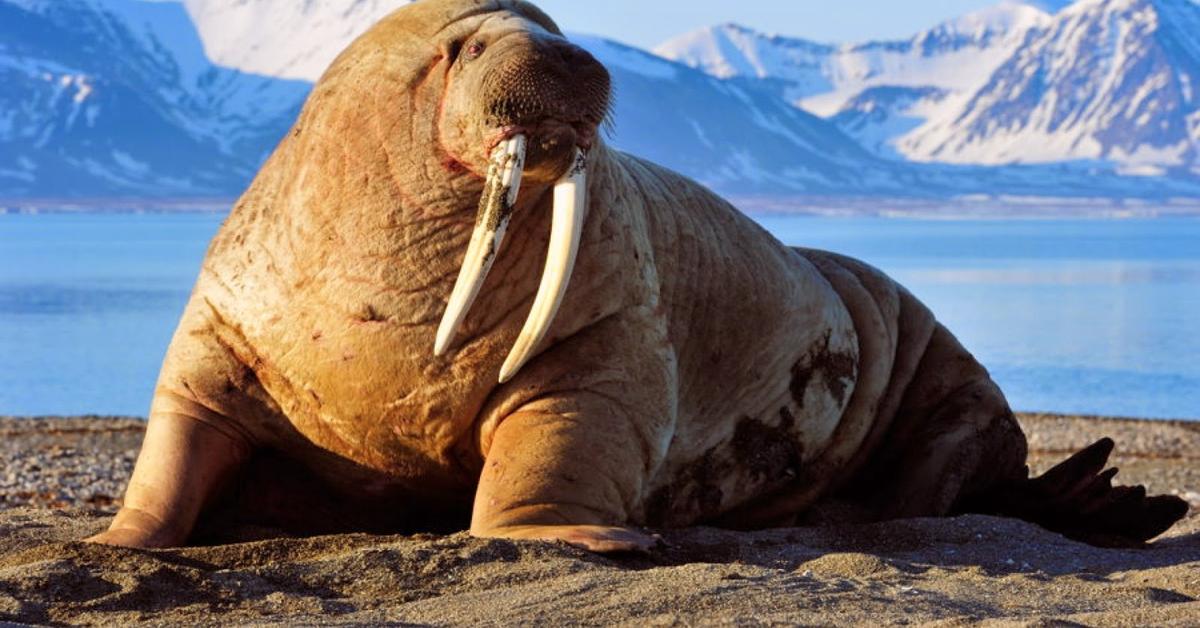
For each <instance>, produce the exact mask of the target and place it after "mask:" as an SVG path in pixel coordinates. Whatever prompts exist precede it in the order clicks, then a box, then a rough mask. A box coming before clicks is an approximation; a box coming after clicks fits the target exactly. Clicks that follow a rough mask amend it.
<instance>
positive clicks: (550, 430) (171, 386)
mask: <svg viewBox="0 0 1200 628" xmlns="http://www.w3.org/2000/svg"><path fill="white" fill-rule="evenodd" d="M609 91H610V87H609V78H608V74H607V72H606V71H605V69H604V68H603V67H602V66H601V65H600V64H599V63H598V62H597V61H596V60H595V59H593V58H592V57H591V56H590V55H589V54H588V53H586V52H584V51H583V50H581V49H579V48H577V47H575V46H573V45H571V44H569V43H568V42H567V41H566V40H565V39H564V38H563V37H562V35H561V33H560V32H559V30H558V28H557V27H556V26H555V25H554V23H553V22H551V20H550V19H549V18H548V17H547V16H546V15H544V14H543V13H542V12H541V11H539V10H538V9H536V8H535V7H533V6H532V5H530V4H527V3H524V2H518V1H509V0H500V1H491V2H482V1H469V0H421V1H419V2H416V3H414V4H411V5H408V6H406V7H404V8H402V9H400V10H398V11H397V12H395V13H394V14H392V15H390V16H389V17H387V18H386V19H384V20H383V21H382V22H380V23H379V24H378V25H376V26H375V27H374V28H372V29H371V30H370V31H369V32H368V33H366V34H365V35H363V36H362V37H361V38H360V39H358V40H357V41H356V42H355V43H354V44H352V45H351V46H350V47H349V48H348V49H347V50H346V51H345V52H344V53H343V54H342V55H341V56H340V57H339V58H338V59H337V60H336V61H335V62H334V64H333V65H332V67H331V68H330V69H329V70H328V71H327V73H326V74H325V76H324V77H323V78H322V79H321V81H320V82H319V83H318V84H317V86H316V88H315V89H314V91H313V93H312V95H311V97H310V98H309V100H308V102H307V104H306V105H305V107H304V110H303V112H302V113H301V115H300V117H299V120H298V121H297V123H296V125H295V127H294V128H293V129H292V131H291V132H290V133H289V134H288V136H287V137H286V138H285V139H284V140H283V141H282V143H281V144H280V145H279V147H278V149H277V150H276V151H275V153H274V154H273V155H272V156H271V157H270V159H269V160H268V162H267V163H266V164H265V166H264V167H263V169H262V171H261V172H260V173H259V175H258V176H257V178H256V179H255V180H254V182H253V184H252V185H251V187H250V188H249V190H248V191H247V192H246V194H245V195H244V196H243V197H242V198H241V200H240V201H239V202H238V203H237V205H236V206H235V208H234V209H233V211H232V213H231V215H230V216H229V218H228V220H227V221H226V223H225V224H224V226H223V227H222V228H221V230H220V232H219V234H218V235H217V236H216V238H215V240H214V241H213V243H212V246H211V248H210V250H209V252H208V256H207V259H206V261H205V262H204V265H203V269H202V271H201V273H200V277H199V279H198V282H197V284H196V286H195V290H194V292H193V294H192V297H191V300H190V302H189V303H188V305H187V309H186V312H185V313H184V315H183V318H182V321H181V323H180V325H179V328H178V331H177V333H176V334H175V337H174V340H173V341H172V343H171V346H170V349H169V352H168V355H167V357H166V360H165V362H164V365H163V368H162V373H161V376H160V379H159V381H158V386H157V391H156V395H155V398H154V403H153V406H152V410H151V416H150V422H149V426H148V432H147V434H146V438H145V443H144V445H143V448H142V452H141V455H140V457H139V458H138V462H137V465H136V468H135V471H134V474H133V477H132V479H131V481H130V485H129V489H128V493H127V495H126V498H125V501H124V504H123V508H122V509H121V511H120V513H119V514H118V515H117V517H116V519H115V520H114V522H113V524H112V527H111V528H110V529H109V530H108V531H107V532H105V533H103V534H100V535H98V536H97V537H93V539H91V540H93V541H97V542H102V543H109V544H118V545H128V546H140V547H166V546H177V545H180V544H184V543H187V542H188V541H189V540H190V539H194V538H195V537H194V536H193V533H194V532H196V531H197V530H198V527H197V526H198V521H199V522H203V521H207V520H212V519H213V518H214V517H216V515H217V513H221V512H225V513H229V512H232V513H233V514H234V515H235V516H239V517H241V518H242V519H243V520H254V519H255V518H256V517H257V521H258V522H259V523H264V522H265V523H267V524H271V525H276V526H278V527H281V528H284V529H290V530H299V531H303V532H321V531H335V530H344V529H358V530H403V529H422V528H424V529H434V528H446V527H449V528H453V527H454V526H456V525H459V526H465V525H467V522H468V521H469V525H470V530H471V531H472V533H474V534H476V535H480V536H489V537H508V538H530V539H551V540H562V541H566V542H569V543H573V544H576V545H580V546H582V547H586V548H589V549H591V550H594V551H620V550H637V549H645V548H647V547H650V546H651V545H653V544H654V542H655V540H654V537H653V536H652V535H650V534H649V533H647V532H645V531H644V530H643V527H672V526H687V525H692V524H699V523H707V524H715V525H724V526H731V527H742V528H759V527H767V526H780V525H791V524H795V523H797V522H798V521H803V520H805V519H804V518H805V517H811V516H813V513H819V512H822V508H824V507H829V508H826V510H827V511H830V512H833V511H835V510H837V511H838V512H852V513H854V514H852V515H845V516H853V517H856V518H858V519H880V518H886V517H901V516H930V515H934V516H936V515H945V514H948V513H954V512H959V511H962V510H964V509H971V510H974V511H977V512H997V513H1000V514H1015V515H1018V516H1024V517H1026V518H1029V519H1031V520H1034V521H1038V522H1041V523H1043V524H1044V525H1048V526H1052V527H1054V528H1055V529H1058V530H1060V531H1063V532H1065V533H1068V534H1074V535H1076V536H1078V537H1080V538H1086V539H1088V540H1093V541H1095V542H1115V543H1138V542H1141V541H1143V540H1146V539H1149V538H1152V537H1153V536H1155V535H1157V534H1159V533H1161V532H1162V531H1164V530H1165V529H1166V528H1167V527H1169V526H1170V525H1171V523H1173V522H1174V521H1175V520H1177V519H1178V518H1179V517H1181V516H1182V515H1183V513H1184V511H1185V510H1186V506H1184V505H1183V503H1182V502H1181V501H1180V500H1177V499H1175V498H1169V497H1156V498H1147V497H1146V495H1145V491H1144V490H1139V489H1128V488H1120V487H1118V488H1113V487H1112V486H1111V484H1110V480H1111V479H1112V472H1111V471H1110V472H1104V473H1102V471H1103V468H1104V465H1105V462H1106V460H1107V457H1108V453H1109V451H1110V450H1111V443H1104V442H1102V443H1100V444H1098V445H1097V446H1095V447H1093V448H1091V449H1089V450H1087V451H1085V452H1083V453H1082V454H1080V455H1078V456H1076V457H1075V458H1073V459H1072V460H1070V461H1068V462H1067V463H1064V465H1061V466H1060V467H1059V468H1057V469H1056V470H1055V471H1053V472H1052V473H1051V474H1048V475H1047V476H1043V477H1042V478H1037V479H1030V478H1029V477H1028V471H1027V469H1026V466H1025V457H1026V443H1025V438H1024V436H1023V434H1022V433H1021V430H1020V428H1019V427H1018V425H1017V424H1016V422H1015V420H1014V418H1013V414H1012V412H1011V411H1010V410H1009V407H1008V404H1007V403H1006V401H1005V399H1004V396H1003V395H1002V394H1001V392H1000V391H999V390H998V389H997V387H996V385H995V384H994V383H993V382H992V381H991V379H990V378H989V377H988V374H987V372H986V371H985V370H984V368H983V367H981V366H980V365H979V364H978V363H977V362H976V361H975V360H974V359H973V358H972V357H971V355H970V354H969V353H968V352H967V351H966V350H964V349H963V348H962V347H961V346H960V345H959V343H958V342H957V341H956V340H955V338H954V337H953V336H952V335H951V334H950V333H949V332H948V331H947V330H946V329H945V328H944V327H942V326H941V325H939V324H938V323H937V322H936V321H935V319H934V317H933V316H932V315H931V313H930V312H929V310H928V309H926V308H925V307H924V306H923V305H921V303H919V302H918V301H917V300H916V299H914V298H913V296H912V295H910V294H909V293H908V292H906V291H905V290H904V289H903V288H902V287H900V286H898V285H897V284H896V283H895V282H893V281H892V280H890V279H889V278H887V277H886V276H884V275H883V274H882V273H881V272H879V271H878V270H876V269H874V268H871V267H870V266H867V265H866V264H863V263H861V262H857V261H855V260H852V259H848V258H845V257H842V256H839V255H835V254H832V253H825V252H821V251H814V250H805V249H791V248H787V247H785V246H783V245H781V244H780V243H779V242H778V241H776V240H775V239H774V238H772V237H771V236H770V235H769V234H767V233H766V232H765V231H764V230H763V229H761V228H760V227H758V226H757V225H755V224H754V223H753V222H752V221H750V220H749V219H747V218H746V217H744V216H743V215H742V214H741V213H739V212H738V211H737V210H735V209H734V208H733V207H731V206H730V205H729V204H727V203H726V202H724V201H723V200H721V199H720V198H718V197H717V196H715V195H714V194H712V193H711V192H709V191H708V190H706V189H704V188H703V187H701V186H700V185H698V184H696V183H694V182H692V181H690V180H688V179H686V178H684V177H682V176H680V175H678V174H675V173H672V172H669V171H667V170H665V169H663V168H661V167H658V166H656V165H654V164H651V163H648V162H645V161H643V160H640V159H638V158H636V157H633V156H630V155H626V154H623V153H620V152H618V151H616V150H613V149H611V148H609V147H608V146H606V145H605V144H604V142H603V141H602V140H601V139H599V138H597V137H596V129H597V128H598V127H599V125H600V124H601V123H602V121H603V119H604V117H605V116H606V114H607V111H608V108H609V98H610V96H609ZM518 133H519V134H524V135H522V137H524V138H527V139H528V152H527V154H526V155H525V163H523V164H519V165H520V166H522V167H523V173H524V183H523V185H522V186H521V187H520V189H519V194H517V195H516V197H515V202H514V203H512V205H511V207H510V206H507V205H496V206H495V207H498V208H499V209H498V210H497V211H500V210H502V211H503V216H502V217H503V219H504V220H509V219H511V224H509V225H508V229H507V233H508V235H507V238H506V239H505V240H504V242H503V245H502V248H500V249H499V250H498V251H487V253H488V260H489V263H490V260H494V262H495V263H494V267H492V269H491V272H490V274H487V275H486V277H487V279H486V281H485V282H484V283H483V284H482V288H481V289H480V290H479V291H478V298H477V300H476V301H475V302H474V305H473V306H471V307H470V308H469V310H464V312H467V313H466V314H465V318H464V319H463V320H462V323H461V325H460V326H458V327H453V326H451V327H453V329H450V331H452V332H454V331H456V333H453V334H452V335H450V336H447V337H448V338H450V337H452V338H453V340H450V341H448V345H447V347H448V348H447V349H446V350H445V352H444V354H443V355H442V356H440V357H439V356H436V355H435V353H434V350H433V349H434V338H435V333H436V332H437V330H438V327H439V321H440V320H441V319H442V316H443V312H444V311H445V310H446V309H447V301H448V299H450V294H451V291H452V290H453V288H454V286H455V282H456V276H458V274H459V272H460V265H463V264H464V261H463V260H464V251H465V250H466V249H467V245H468V240H469V239H470V238H471V237H472V234H473V232H474V226H475V217H476V208H477V206H480V205H481V200H480V199H481V197H483V196H484V195H485V192H486V191H485V189H484V187H485V174H486V173H488V172H489V160H491V159H493V152H492V151H493V149H494V148H495V147H497V146H498V145H499V146H502V147H509V148H511V147H512V143H511V141H512V138H513V137H514V134H518ZM513 150H516V149H513ZM497 154H498V153H497ZM577 155H586V162H587V163H586V167H587V177H588V178H587V183H586V208H587V209H586V214H581V215H586V220H585V221H584V222H583V226H582V232H581V235H580V236H579V238H580V241H579V244H578V247H577V250H578V259H577V261H576V263H575V266H574V270H573V272H572V273H570V278H571V280H570V283H569V288H568V289H567V292H566V294H565V297H563V299H562V307H561V309H560V310H559V311H558V313H557V316H554V317H553V322H552V325H551V326H550V327H549V330H548V334H547V335H546V337H545V339H544V340H542V341H541V342H540V343H537V345H536V348H535V350H534V351H533V353H532V359H531V360H529V361H528V362H527V363H526V364H525V365H524V366H523V367H521V368H520V369H519V370H517V371H516V372H515V375H513V376H512V379H511V381H508V382H507V383H503V384H501V383H498V381H499V374H500V371H501V366H502V364H503V363H504V361H505V359H506V356H507V355H508V353H509V348H510V347H512V346H513V344H514V342H516V341H517V338H518V335H520V334H521V329H522V322H523V321H524V320H525V319H526V316H527V314H528V313H529V312H530V307H531V303H532V301H533V300H534V295H535V293H536V292H537V291H538V290H539V281H540V279H541V277H542V275H543V265H544V264H545V263H546V256H547V253H546V251H547V246H548V238H549V237H550V236H549V234H550V233H551V230H552V225H551V224H550V223H551V222H552V220H551V215H552V213H553V212H552V209H554V208H553V207H552V205H553V201H552V199H551V197H552V196H553V195H552V194H551V191H552V189H553V188H554V187H555V184H556V181H560V177H563V176H564V172H566V171H567V170H568V169H569V168H571V167H572V163H573V159H575V158H576V156H577ZM518 156H519V155H518ZM517 161H518V162H519V159H518V160H517ZM510 163H511V162H510ZM489 181H491V179H489ZM486 193H488V194H490V193H491V192H486ZM515 193H516V192H515V191H514V194H515ZM497 202H499V201H497ZM481 215H482V214H481ZM497 216H500V214H497ZM497 220H499V219H498V218H497ZM482 222H484V221H481V223H482ZM494 222H495V220H493V223H494ZM493 226H494V225H493ZM481 228H482V227H481ZM468 301H469V299H468ZM837 505H841V506H845V508H841V509H840V510H838V509H837V508H833V506H837Z"/></svg>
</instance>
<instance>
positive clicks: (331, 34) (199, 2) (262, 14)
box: [176, 0, 408, 82]
mask: <svg viewBox="0 0 1200 628" xmlns="http://www.w3.org/2000/svg"><path fill="white" fill-rule="evenodd" d="M176 1H178V0H176ZM182 1H183V3H184V5H185V6H186V7H187V11H188V13H189V14H190V15H191V17H192V19H193V21H194V22H195V25H196V29H197V30H198V31H199V33H200V38H201V40H203V42H204V51H205V52H206V53H208V57H209V59H211V60H212V62H213V63H215V64H217V65H220V66H224V67H230V68H237V69H238V70H241V71H243V72H250V73H253V74H262V75H266V76H275V77H279V78H291V79H302V80H307V81H314V82H315V81H316V80H317V79H318V78H320V77H321V73H322V72H324V71H325V68H326V67H328V66H329V64H330V62H332V61H333V58H334V57H335V56H337V54H338V53H339V52H341V51H342V49H343V48H345V47H346V46H347V45H349V44H350V42H351V41H353V40H354V38H355V37H358V36H359V35H360V34H362V33H363V32H365V31H366V30H367V29H368V28H370V27H371V25H372V24H374V23H375V22H377V21H379V19H380V18H382V17H383V16H385V15H387V14H388V13H391V12H392V11H395V10H396V9H397V8H399V7H401V6H403V5H405V4H407V3H408V0H182Z"/></svg>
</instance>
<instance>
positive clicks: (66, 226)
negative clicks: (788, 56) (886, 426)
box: [0, 212, 1200, 418]
mask: <svg viewBox="0 0 1200 628" xmlns="http://www.w3.org/2000/svg"><path fill="white" fill-rule="evenodd" d="M755 218H756V220H758V221H759V222H760V223H761V224H762V225H763V226H765V227H766V228H767V229H768V230H770V231H771V232H772V233H774V234H775V235H776V236H777V237H778V238H779V239H781V240H782V241H784V242H785V243H787V244H791V245H797V246H807V247H814V248H822V249H827V250H833V251H837V252H840V253H844V254H847V255H851V256H854V257H857V258H860V259H862V260H865V261H867V262H869V263H871V264H873V265H875V266H877V267H879V268H881V269H883V270H885V271H887V272H888V273H889V274H891V275H892V276H893V277H895V278H896V279H898V280H899V281H900V282H902V283H903V284H904V285H905V286H906V287H907V288H908V289H909V290H910V291H912V292H913V293H914V294H915V295H916V296H917V297H918V298H920V299H921V300H923V301H924V302H925V303H926V304H927V305H929V307H930V308H931V309H932V310H933V311H934V312H935V313H936V315H937V316H938V318H939V319H940V320H942V321H943V322H944V323H945V324H946V325H947V326H948V327H949V328H950V329H951V330H952V331H953V332H954V333H955V334H956V335H957V336H958V338H959V339H960V340H961V341H962V342H963V344H964V345H966V346H967V348H969V349H970V350H971V351H972V352H974V353H975V355H976V357H978V358H979V360H980V361H981V362H983V363H984V364H985V365H986V366H987V367H988V369H989V370H991V372H992V374H993V376H994V377H995V378H996V380H997V381H998V382H999V383H1000V385H1001V387H1003V389H1004V390H1005V392H1006V393H1007V395H1008V397H1009V399H1010V401H1011V402H1012V405H1013V407H1014V408H1016V409H1018V410H1026V411H1047V412H1067V413H1090V414H1104V415H1119V416H1139V417H1157V418H1200V220H1197V219H1156V220H1040V221H1025V220H1011V221H1002V220H995V221H926V220H899V219H883V218H844V219H843V218H837V219H832V218H813V217H795V216H756V217H755ZM222 219H223V216H221V215H216V214H134V213H118V212H89V213H79V214H41V215H21V214H15V215H0V415H5V414H7V415H24V416H32V415H50V414H58V415H61V414H69V415H74V414H127V415H144V414H145V413H146V410H147V408H148V407H149V403H150V397H151V395H152V393H153V390H154V381H155V378H156V376H157V373H158V367H159V364H160V362H161V361H162V357H163V353H164V352H165V350H166V346H167V343H168V342H170V338H171V334H172V333H173V331H174V328H175V325H176V323H177V321H178V318H179V315H180V312H181V311H182V309H183V305H184V303H185V302H186V300H187V297H188V294H189V292H190V290H191V286H192V284H193V282H194V280H195V277H196V273H197V270H198V268H199V265H200V261H201V259H203V256H204V252H205V250H206V248H207V245H208V241H209V240H210V239H211V237H212V236H213V234H214V233H215V232H216V230H217V228H218V227H219V226H220V223H221V220H222Z"/></svg>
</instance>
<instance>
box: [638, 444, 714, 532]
mask: <svg viewBox="0 0 1200 628" xmlns="http://www.w3.org/2000/svg"><path fill="white" fill-rule="evenodd" d="M716 451H717V448H715V447H714V448H712V449H710V450H708V451H706V452H705V453H704V455H703V456H701V458H700V459H699V460H697V461H695V462H694V463H692V464H691V465H690V466H688V468H686V469H684V470H683V471H682V472H681V473H680V474H679V475H678V476H677V477H676V478H675V480H674V481H672V482H671V483H670V484H667V485H666V486H663V487H662V488H660V489H658V490H656V491H654V493H652V494H651V495H650V497H649V498H648V499H647V500H646V523H648V524H649V525H652V526H663V525H668V524H671V523H673V520H672V517H671V516H672V514H675V513H678V514H681V515H684V517H688V515H690V514H691V513H692V512H696V513H699V514H700V518H701V519H704V518H708V517H711V516H714V515H716V514H717V513H718V512H719V511H720V509H721V502H722V501H723V500H724V499H725V494H724V492H723V491H722V490H721V487H720V481H721V479H722V478H724V477H726V476H727V475H729V473H730V470H731V469H730V468H731V465H730V464H729V463H728V462H723V461H721V460H718V459H717V455H716Z"/></svg>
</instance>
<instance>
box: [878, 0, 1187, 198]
mask: <svg viewBox="0 0 1200 628" xmlns="http://www.w3.org/2000/svg"><path fill="white" fill-rule="evenodd" d="M900 150H901V152H903V153H905V154H907V155H909V156H911V157H914V158H919V159H922V160H929V161H934V160H936V161H943V162H954V163H977V164H1002V163H1014V162H1021V163H1038V162H1056V161H1063V160H1068V159H1077V160H1101V161H1108V162H1112V163H1115V164H1118V165H1119V166H1120V167H1121V168H1122V169H1123V170H1125V171H1127V172H1130V173H1133V174H1144V175H1161V174H1164V173H1165V172H1167V171H1168V170H1172V169H1173V170H1183V171H1185V172H1186V171H1189V170H1190V171H1192V173H1193V174H1200V5H1197V4H1195V3H1193V2H1192V1H1191V0H1082V1H1081V2H1078V3H1076V4H1075V5H1072V6H1071V7H1068V8H1067V9H1065V10H1064V11H1062V12H1061V13H1060V14H1059V15H1058V16H1057V17H1056V18H1055V19H1054V21H1053V22H1052V23H1051V24H1050V25H1049V26H1048V27H1047V28H1045V29H1042V30H1039V31H1037V32H1034V33H1031V36H1030V38H1029V40H1028V41H1027V42H1026V44H1025V45H1024V46H1022V48H1021V50H1019V51H1018V52H1017V53H1016V54H1014V55H1013V56H1012V57H1011V58H1009V59H1008V60H1007V61H1006V62H1005V63H1004V64H1003V65H1001V66H1000V67H999V68H998V69H997V70H996V71H995V72H994V73H993V74H992V75H991V77H990V78H989V80H988V82H987V84H986V85H984V86H983V88H981V89H980V90H979V91H977V92H976V93H975V94H974V95H973V96H972V98H971V100H970V102H968V103H967V104H966V105H965V106H964V107H963V108H962V110H961V113H960V114H959V115H957V116H955V117H953V118H945V119H941V120H938V121H936V122H935V123H934V124H930V125H928V126H926V127H925V128H923V129H921V130H920V131H919V132H917V133H913V134H911V135H910V136H908V137H905V138H904V139H903V140H902V143H901V147H900Z"/></svg>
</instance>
